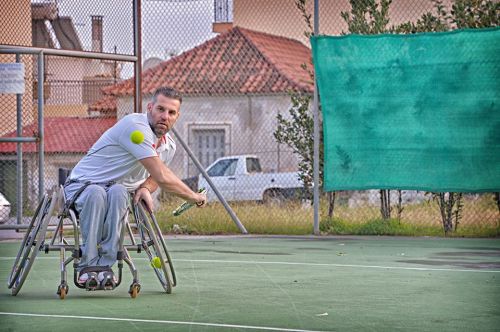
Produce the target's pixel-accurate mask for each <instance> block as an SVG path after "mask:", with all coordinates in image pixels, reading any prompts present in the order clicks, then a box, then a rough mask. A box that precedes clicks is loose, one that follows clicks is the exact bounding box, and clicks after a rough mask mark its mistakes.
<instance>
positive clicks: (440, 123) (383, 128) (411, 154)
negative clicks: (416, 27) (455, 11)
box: [311, 29, 500, 192]
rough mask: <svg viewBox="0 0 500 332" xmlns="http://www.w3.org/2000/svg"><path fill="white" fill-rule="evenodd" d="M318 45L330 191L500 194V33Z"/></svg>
mask: <svg viewBox="0 0 500 332" xmlns="http://www.w3.org/2000/svg"><path fill="white" fill-rule="evenodd" d="M311 44H312V49H313V58H314V66H315V73H316V79H317V83H318V87H319V94H320V102H321V106H322V111H323V129H324V139H325V147H324V149H325V172H324V174H325V178H324V186H325V189H326V190H363V189H370V188H372V189H375V188H377V189H396V188H398V189H414V190H425V191H459V192H467V191H498V190H500V106H499V102H500V29H483V30H466V31H454V32H447V33H426V34H418V35H377V36H360V35H349V36H342V37H330V36H318V37H313V38H312V39H311Z"/></svg>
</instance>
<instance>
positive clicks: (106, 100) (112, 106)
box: [89, 96, 116, 114]
mask: <svg viewBox="0 0 500 332" xmlns="http://www.w3.org/2000/svg"><path fill="white" fill-rule="evenodd" d="M89 111H91V112H100V113H103V114H108V113H109V114H111V113H115V114H116V97H114V96H104V97H102V98H101V99H99V100H97V101H96V102H94V103H92V104H91V105H90V106H89Z"/></svg>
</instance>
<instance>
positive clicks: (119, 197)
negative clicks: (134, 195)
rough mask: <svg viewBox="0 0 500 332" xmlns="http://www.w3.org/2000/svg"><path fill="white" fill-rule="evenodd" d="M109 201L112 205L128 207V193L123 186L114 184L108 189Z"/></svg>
mask: <svg viewBox="0 0 500 332" xmlns="http://www.w3.org/2000/svg"><path fill="white" fill-rule="evenodd" d="M108 200H109V203H110V204H115V205H116V204H118V205H125V206H126V205H127V202H128V191H127V188H125V186H123V185H122V184H114V185H112V186H111V187H110V188H109V189H108Z"/></svg>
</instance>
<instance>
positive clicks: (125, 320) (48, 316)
mask: <svg viewBox="0 0 500 332" xmlns="http://www.w3.org/2000/svg"><path fill="white" fill-rule="evenodd" d="M0 315H5V316H28V317H45V318H73V319H88V320H107V321H119V322H135V323H154V324H174V325H197V326H211V327H224V328H237V329H247V330H265V331H283V332H321V331H318V330H300V329H299V330H298V329H285V328H279V327H267V326H251V325H233V324H216V323H201V322H183V321H175V320H155V319H133V318H118V317H93V316H72V315H71V316H70V315H44V314H28V313H19V312H0Z"/></svg>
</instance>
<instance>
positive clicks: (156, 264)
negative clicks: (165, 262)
mask: <svg viewBox="0 0 500 332" xmlns="http://www.w3.org/2000/svg"><path fill="white" fill-rule="evenodd" d="M151 266H152V267H155V268H157V269H159V268H161V259H160V257H158V256H155V257H153V259H152V260H151Z"/></svg>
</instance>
